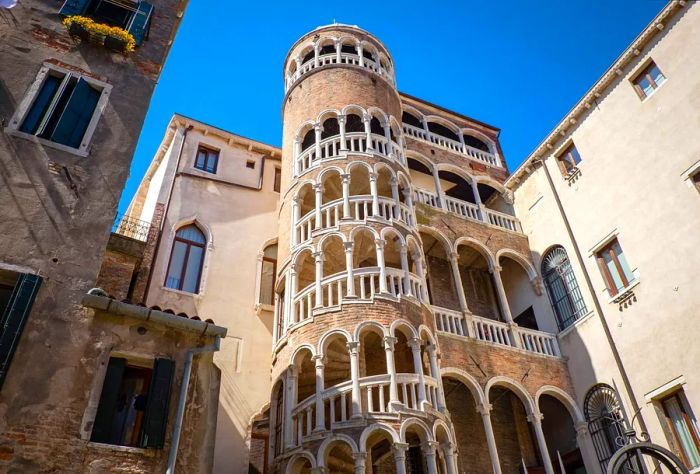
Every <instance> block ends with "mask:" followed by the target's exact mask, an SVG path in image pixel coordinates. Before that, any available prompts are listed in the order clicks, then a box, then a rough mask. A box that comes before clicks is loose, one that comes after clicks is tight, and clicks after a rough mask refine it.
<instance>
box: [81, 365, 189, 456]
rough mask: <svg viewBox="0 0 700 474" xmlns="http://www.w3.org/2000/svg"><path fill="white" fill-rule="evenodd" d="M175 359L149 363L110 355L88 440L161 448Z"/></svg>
mask: <svg viewBox="0 0 700 474" xmlns="http://www.w3.org/2000/svg"><path fill="white" fill-rule="evenodd" d="M174 369H175V362H173V361H172V360H169V359H156V360H155V361H154V363H153V364H144V363H141V364H139V363H133V362H132V361H129V360H127V359H125V358H122V357H111V358H110V359H109V365H108V366H107V373H106V374H105V380H104V383H103V385H102V392H101V394H100V403H99V405H98V406H97V414H96V416H95V422H94V424H93V428H92V435H91V437H90V441H93V442H96V443H105V444H116V445H119V446H133V447H141V448H162V447H163V444H164V441H165V427H166V424H167V418H168V405H169V401H170V387H171V385H172V379H173V371H174Z"/></svg>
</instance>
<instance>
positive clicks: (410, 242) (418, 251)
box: [406, 234, 423, 257]
mask: <svg viewBox="0 0 700 474" xmlns="http://www.w3.org/2000/svg"><path fill="white" fill-rule="evenodd" d="M411 247H413V248H414V254H415V255H417V256H419V257H422V256H423V251H422V247H421V245H420V242H419V241H418V239H417V238H416V237H415V236H414V235H413V234H408V235H407V236H406V250H407V251H408V252H410V251H411ZM412 255H413V254H412Z"/></svg>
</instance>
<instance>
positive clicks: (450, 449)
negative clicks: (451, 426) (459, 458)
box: [442, 441, 458, 474]
mask: <svg viewBox="0 0 700 474" xmlns="http://www.w3.org/2000/svg"><path fill="white" fill-rule="evenodd" d="M442 444H444V447H443V448H442V456H443V457H444V458H445V464H446V465H447V474H458V472H457V463H456V462H455V455H454V446H453V445H452V443H450V442H449V441H446V442H445V443H442Z"/></svg>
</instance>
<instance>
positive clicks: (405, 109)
mask: <svg viewBox="0 0 700 474" xmlns="http://www.w3.org/2000/svg"><path fill="white" fill-rule="evenodd" d="M401 105H402V106H403V112H407V113H408V114H410V115H413V116H414V117H416V118H417V119H418V120H420V121H421V122H422V123H425V114H424V113H423V112H421V111H420V110H418V109H417V108H415V107H413V106H412V105H408V104H401Z"/></svg>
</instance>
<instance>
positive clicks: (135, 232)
mask: <svg viewBox="0 0 700 474" xmlns="http://www.w3.org/2000/svg"><path fill="white" fill-rule="evenodd" d="M150 229H151V223H150V222H146V221H142V220H139V219H134V218H133V217H129V216H125V215H118V216H117V218H116V219H115V220H114V224H113V225H112V233H113V234H119V235H123V236H124V237H129V238H131V239H134V240H140V241H141V242H145V241H146V239H147V238H148V231H149V230H150Z"/></svg>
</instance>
